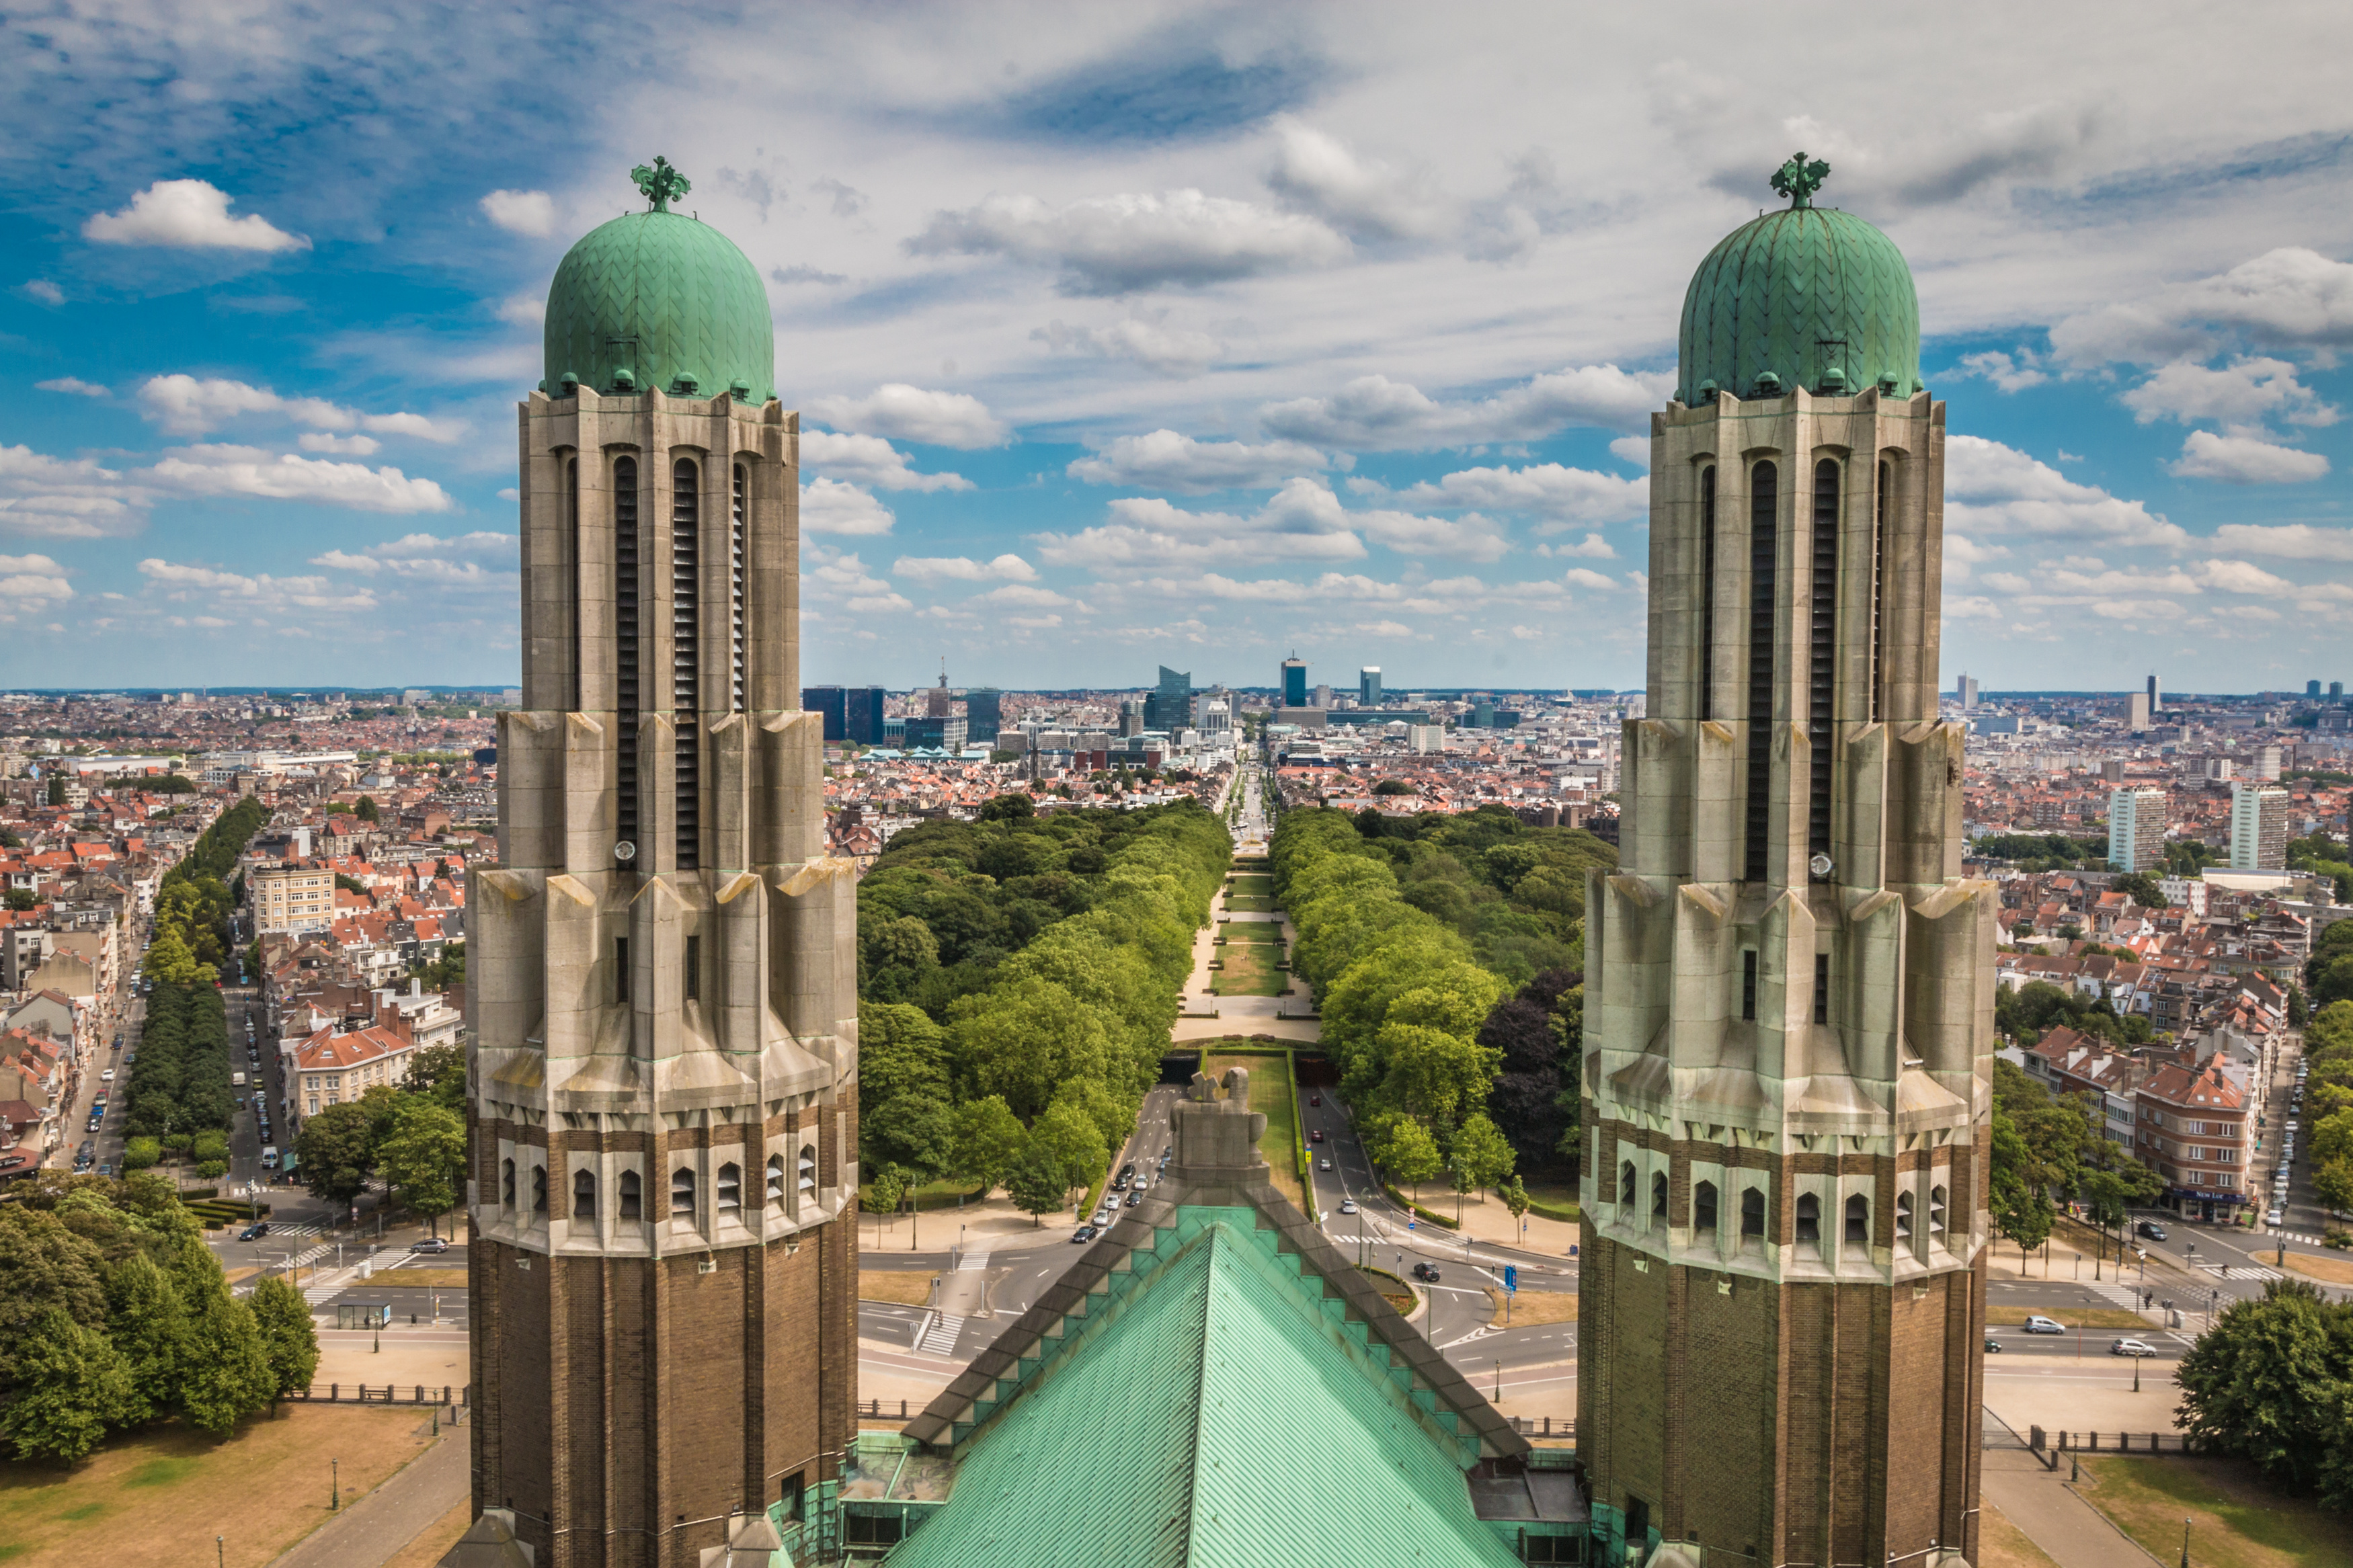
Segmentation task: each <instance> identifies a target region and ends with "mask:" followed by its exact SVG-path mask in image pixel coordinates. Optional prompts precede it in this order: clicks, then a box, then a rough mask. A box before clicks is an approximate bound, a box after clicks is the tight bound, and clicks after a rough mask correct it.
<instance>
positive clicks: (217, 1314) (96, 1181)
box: [0, 1172, 319, 1464]
mask: <svg viewBox="0 0 2353 1568" xmlns="http://www.w3.org/2000/svg"><path fill="white" fill-rule="evenodd" d="M16 1194H17V1196H18V1197H19V1199H20V1200H21V1201H19V1202H16V1203H13V1204H9V1205H5V1207H0V1436H5V1438H6V1440H7V1441H8V1443H9V1445H10V1446H11V1447H13V1448H14V1450H15V1452H16V1457H17V1458H21V1459H53V1460H57V1461H58V1462H60V1463H65V1464H70V1463H72V1462H73V1461H74V1460H76V1459H79V1458H81V1457H82V1456H83V1455H85V1454H87V1453H89V1452H90V1450H91V1449H92V1448H94V1447H97V1446H98V1444H99V1443H100V1441H102V1440H103V1439H104V1438H105V1436H106V1435H107V1434H108V1433H109V1432H111V1431H116V1430H120V1429H122V1428H126V1427H132V1426H143V1425H145V1424H147V1423H149V1422H152V1421H158V1420H163V1419H165V1418H167V1417H174V1418H177V1419H179V1420H182V1421H185V1422H186V1423H188V1424H189V1425H190V1426H195V1427H197V1428H199V1429H201V1430H204V1431H207V1432H215V1433H225V1432H227V1431H228V1430H230V1429H231V1428H232V1427H234V1426H236V1425H237V1422H238V1421H240V1420H242V1419H244V1418H245V1417H246V1416H248V1415H253V1414H255V1413H256V1412H258V1411H260V1410H262V1409H264V1408H267V1407H269V1406H271V1405H274V1404H275V1403H276V1402H277V1400H278V1399H279V1398H280V1396H281V1395H283V1394H288V1393H291V1392H292V1391H294V1390H296V1389H300V1388H304V1387H307V1386H309V1384H310V1381H311V1373H313V1372H314V1371H315V1370H317V1367H318V1362H319V1347H318V1340H317V1336H316V1335H315V1334H314V1333H313V1331H312V1330H311V1309H310V1305H309V1303H307V1302H306V1301H304V1300H303V1299H302V1295H301V1291H299V1290H297V1289H294V1288H293V1287H292V1286H291V1285H290V1284H288V1283H287V1282H286V1281H284V1280H282V1279H265V1280H263V1281H262V1282H261V1283H260V1284H259V1285H258V1286H256V1287H255V1289H254V1291H253V1294H252V1296H251V1297H250V1298H249V1299H248V1300H243V1301H240V1300H237V1299H236V1298H235V1297H233V1296H231V1295H230V1293H229V1289H228V1282H227V1279H226V1278H225V1277H224V1276H223V1275H222V1273H221V1266H220V1261H219V1259H218V1258H215V1257H214V1256H213V1254H212V1252H211V1251H210V1250H209V1249H208V1248H207V1247H206V1246H205V1241H204V1230H203V1227H202V1226H201V1225H199V1224H198V1222H197V1220H196V1218H195V1215H191V1214H190V1213H189V1212H188V1211H187V1210H186V1209H185V1208H184V1207H182V1206H181V1204H180V1201H179V1197H178V1195H177V1194H175V1193H174V1190H173V1188H172V1185H171V1184H170V1183H168V1182H165V1181H163V1180H161V1179H160V1178H157V1177H154V1176H151V1175H146V1174H143V1173H140V1174H132V1175H129V1176H126V1177H124V1178H123V1179H122V1180H121V1182H119V1183H118V1182H112V1181H109V1180H106V1179H105V1178H102V1177H98V1176H75V1175H67V1174H65V1173H62V1172H44V1173H40V1174H39V1175H37V1176H35V1177H31V1178H28V1179H27V1180H26V1181H25V1182H23V1183H21V1184H18V1186H17V1188H16Z"/></svg>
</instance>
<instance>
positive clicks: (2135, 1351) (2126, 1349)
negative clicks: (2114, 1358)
mask: <svg viewBox="0 0 2353 1568" xmlns="http://www.w3.org/2000/svg"><path fill="white" fill-rule="evenodd" d="M2108 1353H2109V1354H2110V1355H2130V1356H2143V1355H2155V1354H2156V1353H2157V1347H2156V1346H2155V1345H2153V1344H2150V1343H2149V1342H2147V1341H2146V1340H2118V1341H2116V1342H2115V1343H2114V1344H2112V1345H2110V1346H2109V1347H2108Z"/></svg>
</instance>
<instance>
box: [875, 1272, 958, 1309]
mask: <svg viewBox="0 0 2353 1568" xmlns="http://www.w3.org/2000/svg"><path fill="white" fill-rule="evenodd" d="M938 1279H939V1276H938V1275H936V1274H926V1273H924V1272H923V1270H922V1269H920V1268H861V1269H860V1270H859V1271H858V1299H859V1300H861V1301H896V1302H897V1303H898V1304H899V1305H901V1306H902V1307H928V1306H930V1305H931V1304H932V1286H933V1285H934V1283H935V1282H936V1281H937V1280H938Z"/></svg>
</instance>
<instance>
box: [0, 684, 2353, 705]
mask: <svg viewBox="0 0 2353 1568" xmlns="http://www.w3.org/2000/svg"><path fill="white" fill-rule="evenodd" d="M1319 684H1325V685H1331V686H1332V690H1333V695H1335V697H1336V696H1346V697H1349V698H1351V699H1352V700H1353V698H1354V695H1355V694H1354V692H1353V690H1344V689H1342V688H1341V687H1340V686H1338V685H1337V684H1335V683H1332V682H1321V683H1319ZM837 685H838V686H841V687H843V688H844V689H849V690H857V689H861V688H864V687H870V686H881V689H882V690H883V691H884V693H885V694H887V695H892V696H902V695H903V696H913V694H914V693H916V692H918V691H926V690H930V689H932V688H931V687H930V686H928V685H919V686H893V685H890V684H888V683H886V682H881V681H823V682H818V683H814V684H812V685H810V686H807V687H804V688H803V689H804V690H811V691H813V690H817V689H819V687H820V686H837ZM1213 686H1214V687H1215V688H1216V689H1221V690H1226V691H1238V692H1245V693H1258V692H1263V693H1266V694H1268V695H1269V696H1274V695H1278V694H1279V689H1278V688H1276V687H1274V686H1271V685H1270V686H1237V685H1234V684H1233V683H1231V682H1229V681H1220V682H1214V683H1211V684H1210V685H1203V684H1200V683H1198V682H1197V683H1196V684H1195V685H1194V687H1193V689H1194V690H1196V691H1207V690H1209V689H1212V687H1213ZM517 687H518V683H517V682H515V681H512V680H505V681H472V682H448V681H429V680H417V681H396V682H393V683H391V684H389V685H385V686H353V685H349V684H345V683H343V682H340V681H314V682H311V683H308V684H305V685H299V686H298V685H283V686H277V685H272V686H207V685H205V684H203V683H201V682H197V683H174V684H171V685H114V686H10V687H0V700H6V699H8V698H11V697H92V698H96V697H122V698H132V699H137V698H146V697H156V696H161V695H163V694H164V693H167V692H179V691H190V690H194V691H197V692H199V693H201V694H202V695H204V696H206V697H207V698H212V697H321V696H326V695H333V696H335V697H339V698H344V699H350V698H353V697H395V698H396V697H398V696H399V695H400V694H401V693H402V692H404V691H430V692H434V693H437V694H451V693H459V692H486V693H487V692H505V691H512V690H515V689H517ZM949 689H950V690H952V691H975V690H981V691H987V690H994V691H1000V692H1003V693H1005V694H1006V695H1008V696H1021V697H1070V698H1077V697H1080V696H1082V695H1084V694H1085V693H1088V692H1092V691H1150V690H1152V689H1153V687H1152V686H1151V685H1150V684H1148V683H1146V682H1143V681H1138V682H1136V683H1134V685H1130V686H1118V685H1094V686H997V687H991V686H987V685H976V686H955V687H951V688H949ZM1311 689H1312V688H1311ZM2144 689H2145V688H2143V687H2141V686H2138V685H2135V686H2127V687H2075V688H2057V687H2051V688H2038V687H2005V688H2000V689H1995V688H1991V687H1988V686H1984V685H1980V686H1978V701H1980V702H1984V701H1987V700H1992V699H1997V698H2032V699H2038V700H2040V699H2051V698H2087V699H2096V698H2110V697H2118V698H2122V697H2132V696H2136V695H2137V694H2139V693H2140V692H2141V691H2143V690H2144ZM1502 692H1515V693H1525V694H1526V695H1528V696H1531V697H1548V696H1561V695H1564V694H1566V695H1568V696H1571V697H1586V698H1598V697H1641V696H1643V695H1645V689H1644V688H1642V687H1640V686H1615V687H1613V686H1574V687H1571V686H1520V685H1511V684H1508V683H1504V682H1495V683H1491V684H1487V685H1481V686H1466V685H1452V686H1418V685H1417V686H1406V685H1389V686H1386V687H1385V688H1384V689H1383V691H1382V694H1381V695H1382V700H1383V701H1384V702H1385V703H1386V702H1398V701H1402V700H1404V699H1405V698H1406V697H1407V695H1408V694H1409V693H1410V694H1414V695H1419V696H1427V697H1446V696H1450V695H1452V696H1471V695H1482V696H1492V695H1494V694H1497V693H1502ZM1936 695H1937V696H1938V697H1939V698H1940V699H1942V698H1955V699H1957V698H1958V697H1959V695H1960V693H1959V691H1958V689H1946V690H1939V691H1938V692H1937V693H1936ZM2163 695H2164V697H2165V698H2166V699H2167V700H2179V701H2185V702H2186V701H2190V700H2215V699H2221V698H2245V699H2255V698H2262V697H2282V698H2291V699H2297V700H2309V696H2310V694H2309V693H2307V692H2306V691H2305V690H2304V689H2302V687H2301V686H2298V687H2296V688H2295V689H2290V688H2286V687H2265V688H2263V689H2260V690H2255V691H2184V690H2170V689H2166V690H2164V692H2163ZM2321 700H2323V701H2327V700H2329V699H2328V697H2327V695H2326V694H2323V696H2322V698H2321ZM2337 700H2339V701H2342V700H2345V699H2344V694H2342V693H2340V694H2338V697H2337Z"/></svg>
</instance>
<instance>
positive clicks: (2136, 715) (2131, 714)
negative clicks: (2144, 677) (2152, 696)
mask: <svg viewBox="0 0 2353 1568" xmlns="http://www.w3.org/2000/svg"><path fill="white" fill-rule="evenodd" d="M2125 728H2126V729H2127V730H2130V731H2132V732H2133V733H2135V734H2138V733H2140V732H2141V731H2143V730H2146V729H2147V728H2148V693H2147V692H2146V691H2131V692H2126V694H2125Z"/></svg>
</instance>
